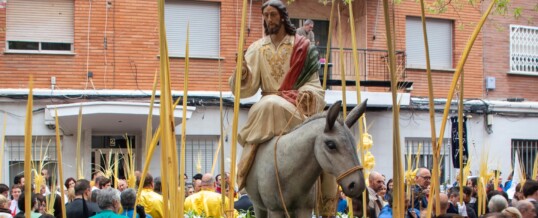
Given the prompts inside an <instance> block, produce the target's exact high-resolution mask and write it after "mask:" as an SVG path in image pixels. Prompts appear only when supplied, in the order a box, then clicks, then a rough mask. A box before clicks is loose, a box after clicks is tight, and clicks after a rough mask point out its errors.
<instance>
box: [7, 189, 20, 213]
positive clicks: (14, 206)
mask: <svg viewBox="0 0 538 218" xmlns="http://www.w3.org/2000/svg"><path fill="white" fill-rule="evenodd" d="M21 193H22V186H21V185H13V186H11V206H10V207H9V209H10V210H11V214H12V215H13V216H15V215H17V214H18V213H19V212H20V210H19V204H18V203H17V202H18V201H19V198H20V196H21Z"/></svg>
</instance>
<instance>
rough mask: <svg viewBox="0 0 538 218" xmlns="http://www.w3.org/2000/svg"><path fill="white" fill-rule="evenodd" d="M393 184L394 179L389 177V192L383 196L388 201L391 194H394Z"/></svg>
mask: <svg viewBox="0 0 538 218" xmlns="http://www.w3.org/2000/svg"><path fill="white" fill-rule="evenodd" d="M393 186H394V181H393V180H392V179H389V181H388V182H387V185H386V187H387V193H386V194H385V196H384V197H383V198H384V199H385V201H388V200H389V199H388V198H389V197H390V196H389V194H390V195H392V189H393Z"/></svg>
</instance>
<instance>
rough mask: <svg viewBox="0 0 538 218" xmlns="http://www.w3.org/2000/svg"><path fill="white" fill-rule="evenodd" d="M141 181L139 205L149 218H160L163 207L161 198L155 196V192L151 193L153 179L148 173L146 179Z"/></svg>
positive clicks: (157, 195) (158, 195)
mask: <svg viewBox="0 0 538 218" xmlns="http://www.w3.org/2000/svg"><path fill="white" fill-rule="evenodd" d="M139 179H140V178H139ZM143 180H144V181H143V186H142V191H141V193H140V199H139V203H140V205H142V206H143V207H144V209H145V210H146V213H147V214H149V215H151V217H153V218H162V217H163V207H164V205H163V204H164V203H163V197H162V196H161V195H160V194H157V192H155V191H153V188H155V186H154V184H153V177H152V176H151V174H149V173H148V174H147V175H146V178H144V179H143ZM137 184H140V182H137Z"/></svg>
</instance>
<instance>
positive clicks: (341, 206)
mask: <svg viewBox="0 0 538 218" xmlns="http://www.w3.org/2000/svg"><path fill="white" fill-rule="evenodd" d="M336 212H338V213H348V206H347V198H346V195H345V194H344V192H343V191H342V188H341V187H340V186H339V187H338V206H337V207H336Z"/></svg>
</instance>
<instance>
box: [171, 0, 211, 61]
mask: <svg viewBox="0 0 538 218" xmlns="http://www.w3.org/2000/svg"><path fill="white" fill-rule="evenodd" d="M165 21H166V38H167V40H168V51H169V54H170V56H176V57H183V56H185V38H186V32H187V23H189V55H190V56H191V57H209V58H217V57H219V51H220V3H218V2H202V1H166V7H165Z"/></svg>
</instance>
